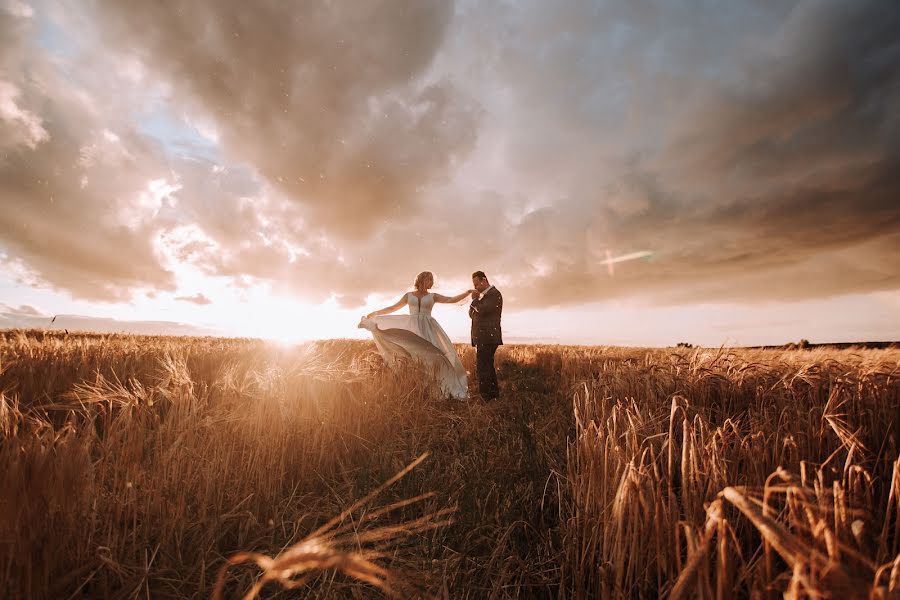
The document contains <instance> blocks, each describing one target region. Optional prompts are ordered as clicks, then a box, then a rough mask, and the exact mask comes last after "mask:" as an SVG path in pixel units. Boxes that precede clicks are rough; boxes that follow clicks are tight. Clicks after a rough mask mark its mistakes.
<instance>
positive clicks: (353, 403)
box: [0, 331, 900, 599]
mask: <svg viewBox="0 0 900 600" xmlns="http://www.w3.org/2000/svg"><path fill="white" fill-rule="evenodd" d="M458 349H459V351H460V353H461V356H462V360H463V364H464V365H465V366H466V368H467V369H468V370H470V371H472V370H474V352H473V350H472V349H471V348H469V347H466V346H459V347H458ZM497 364H498V371H499V378H500V382H501V389H502V397H501V399H500V400H499V401H497V402H493V403H489V404H486V403H483V402H476V401H471V402H468V401H467V402H460V401H452V400H447V399H444V398H441V397H439V396H438V395H435V393H434V391H433V390H434V388H433V386H430V385H428V380H427V376H426V374H423V373H422V372H420V371H419V370H418V369H417V368H416V367H415V366H414V365H409V366H406V367H404V368H401V369H398V370H396V371H390V370H386V369H385V368H384V367H383V365H382V363H381V360H380V358H379V357H378V355H377V353H375V351H374V346H373V345H372V344H371V343H369V342H360V341H349V340H345V341H328V342H317V343H310V344H306V345H302V346H297V347H290V348H289V347H280V346H275V345H270V344H267V343H265V342H262V341H256V340H248V339H244V340H236V339H216V338H165V337H141V336H126V335H60V334H56V333H49V332H23V331H11V332H5V333H0V392H2V396H0V436H2V440H0V454H2V458H0V460H2V463H0V464H2V470H0V573H2V581H3V584H2V585H3V588H2V589H0V596H2V597H9V598H83V597H103V598H107V597H108V598H206V597H211V596H215V597H222V598H239V597H254V596H256V597H265V598H273V597H285V598H287V597H303V598H379V597H386V596H387V597H390V596H393V597H431V598H497V599H500V598H557V599H562V598H656V597H668V598H716V599H720V598H732V597H743V598H782V597H787V598H889V597H898V595H900V461H898V448H900V381H898V378H900V349H896V348H894V349H891V348H889V349H884V350H868V349H854V348H849V349H842V350H837V349H827V348H825V349H821V348H813V349H793V350H783V349H781V350H778V349H772V350H762V349H760V350H751V349H746V350H727V349H703V348H698V349H693V348H677V349H623V348H611V347H571V346H568V347H567V346H541V345H522V346H516V345H510V346H504V347H502V348H501V349H500V351H499V352H498V354H497Z"/></svg>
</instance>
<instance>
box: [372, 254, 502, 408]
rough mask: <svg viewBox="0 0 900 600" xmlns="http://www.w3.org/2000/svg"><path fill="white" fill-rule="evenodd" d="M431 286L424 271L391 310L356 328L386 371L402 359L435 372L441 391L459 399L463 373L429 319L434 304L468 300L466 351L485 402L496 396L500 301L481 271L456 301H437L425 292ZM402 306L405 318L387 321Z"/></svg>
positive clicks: (463, 390) (462, 395)
mask: <svg viewBox="0 0 900 600" xmlns="http://www.w3.org/2000/svg"><path fill="white" fill-rule="evenodd" d="M433 286H434V275H432V274H431V273H430V272H428V271H424V272H422V273H419V275H418V277H416V282H415V290H413V291H412V292H407V293H406V294H404V295H403V297H401V298H400V299H399V300H398V301H397V302H396V303H395V304H392V305H391V306H388V307H386V308H382V309H381V310H376V311H375V312H373V313H369V314H368V315H366V316H365V317H363V318H362V320H361V321H360V323H359V327H362V328H365V329H368V330H369V331H370V332H372V337H374V338H375V346H376V347H377V348H378V352H380V353H381V356H382V357H383V358H384V362H385V363H387V365H388V366H393V365H394V363H395V361H396V360H397V358H399V357H406V358H412V359H416V360H420V361H422V362H424V363H425V364H426V365H431V366H433V367H434V368H435V370H436V373H437V377H438V381H439V382H440V385H441V389H442V390H443V391H444V393H446V394H447V395H449V396H451V397H453V398H460V399H461V398H465V397H466V395H467V393H468V388H469V385H468V380H467V379H466V370H465V369H464V368H463V365H462V362H461V361H460V360H459V355H457V354H456V349H455V348H454V347H453V343H452V342H451V341H450V338H449V337H447V334H446V333H445V332H444V329H443V328H442V327H441V326H440V324H438V322H437V321H436V320H435V319H434V317H432V316H431V309H432V308H434V305H435V304H453V303H456V302H459V301H460V300H462V299H463V298H465V297H466V296H470V297H471V298H472V303H471V304H470V305H469V317H470V318H471V319H472V345H473V346H475V352H476V361H475V362H476V369H477V373H478V389H479V392H480V393H481V397H482V398H484V399H485V400H494V399H496V398H497V397H498V396H499V395H500V390H499V389H498V387H497V372H496V371H495V369H494V353H495V352H496V351H497V346H500V345H501V344H503V339H502V335H501V332H500V313H501V312H502V311H503V296H501V295H500V291H499V290H498V289H497V288H495V287H494V286H492V285H491V283H490V281H488V278H487V275H485V274H484V271H475V272H474V273H472V287H473V288H474V289H471V290H467V291H465V292H463V293H462V294H459V295H457V296H442V295H441V294H433V293H430V292H429V291H428V290H429V289H431V288H432V287H433ZM403 306H408V307H409V315H391V316H385V315H389V314H390V313H392V312H394V311H396V310H397V309H399V308H402V307H403Z"/></svg>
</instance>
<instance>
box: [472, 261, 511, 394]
mask: <svg viewBox="0 0 900 600" xmlns="http://www.w3.org/2000/svg"><path fill="white" fill-rule="evenodd" d="M472 287H474V288H475V291H474V292H472V304H471V305H469V317H471V319H472V345H473V346H475V367H476V370H477V373H478V391H479V392H481V397H482V398H484V399H485V400H496V399H497V398H498V397H499V396H500V390H499V389H498V387H497V371H496V370H495V369H494V353H495V352H497V346H500V345H502V344H503V336H502V334H501V332H500V313H502V312H503V296H501V295H500V290H498V289H497V288H495V287H494V286H492V285H491V282H490V281H488V278H487V275H485V274H484V271H475V272H474V273H472Z"/></svg>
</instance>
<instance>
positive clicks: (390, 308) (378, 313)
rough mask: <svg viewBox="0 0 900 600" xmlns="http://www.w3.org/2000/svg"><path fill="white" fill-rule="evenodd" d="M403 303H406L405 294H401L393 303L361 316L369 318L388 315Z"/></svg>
mask: <svg viewBox="0 0 900 600" xmlns="http://www.w3.org/2000/svg"><path fill="white" fill-rule="evenodd" d="M404 304H406V294H403V296H401V298H400V299H399V300H397V301H396V302H395V303H394V304H391V305H390V306H386V307H384V308H382V309H380V310H376V311H375V312H370V313H369V314H367V315H366V316H365V317H363V318H365V319H371V318H372V317H378V316H381V315H389V314H391V313H392V312H394V311H395V310H397V309H398V308H402V307H403V305H404Z"/></svg>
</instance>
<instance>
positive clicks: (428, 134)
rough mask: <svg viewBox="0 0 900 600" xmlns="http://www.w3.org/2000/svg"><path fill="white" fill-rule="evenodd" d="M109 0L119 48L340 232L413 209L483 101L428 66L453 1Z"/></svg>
mask: <svg viewBox="0 0 900 600" xmlns="http://www.w3.org/2000/svg"><path fill="white" fill-rule="evenodd" d="M97 4H98V6H100V7H101V12H102V15H103V21H104V23H105V25H106V30H107V33H108V34H109V35H110V37H111V39H114V40H116V41H115V43H116V45H117V46H118V47H119V48H121V49H124V50H126V51H131V52H134V53H136V54H137V55H138V56H140V57H141V59H142V60H143V61H144V62H145V63H146V64H147V65H148V66H149V67H150V68H151V69H154V70H155V71H156V72H157V73H159V74H160V76H161V77H163V78H164V79H165V80H166V81H168V82H169V83H170V84H171V85H172V86H173V88H174V89H175V91H176V95H177V97H178V99H179V100H181V101H182V102H183V103H184V105H185V106H188V107H190V109H191V110H193V111H195V112H197V113H199V114H202V115H204V116H206V117H208V118H211V119H212V120H213V121H214V123H215V126H216V128H217V129H218V133H219V135H220V139H221V143H222V145H223V147H224V149H225V151H226V152H227V154H228V155H229V156H230V157H232V158H233V159H234V160H237V161H239V162H246V163H249V164H251V165H252V166H253V167H255V168H256V169H258V171H259V172H260V173H261V174H262V175H263V176H264V177H265V178H266V179H267V180H268V181H269V183H270V184H271V185H273V186H275V187H277V188H279V189H280V190H281V191H283V192H284V193H285V194H286V195H287V196H288V197H289V198H291V199H292V200H294V201H296V202H299V203H301V204H303V205H304V207H305V208H306V214H307V217H308V219H309V220H310V221H311V222H312V223H313V224H315V225H324V226H325V227H326V228H327V230H328V232H329V234H330V235H338V236H340V237H349V238H352V237H358V236H360V235H362V234H366V233H369V232H371V231H373V230H376V229H377V228H378V227H379V226H380V224H381V223H382V222H383V221H385V220H387V219H392V218H399V219H403V218H406V217H407V216H408V215H409V214H411V213H414V212H415V211H416V210H418V209H419V206H420V205H419V194H420V193H421V189H422V187H423V186H425V185H427V184H429V183H431V182H432V181H433V180H435V179H441V178H444V177H446V175H447V173H448V170H449V169H450V168H451V167H452V165H453V163H454V161H455V160H456V158H457V156H458V155H460V154H463V153H465V152H466V150H467V149H468V148H469V146H470V145H471V143H472V141H473V138H474V121H473V112H472V109H471V108H470V107H469V106H468V105H467V103H466V102H464V101H463V100H462V99H461V97H460V95H459V94H458V93H457V91H456V90H455V89H454V87H453V86H452V85H451V84H450V83H449V82H447V81H445V80H440V79H435V78H428V77H427V71H428V67H429V65H430V63H431V61H432V59H433V57H434V55H435V53H436V52H437V51H438V50H439V48H440V47H441V44H442V42H443V39H444V33H445V30H446V28H447V25H448V23H449V21H450V20H451V18H452V16H453V12H454V9H453V3H452V2H447V1H445V0H429V1H425V2H398V1H394V0H379V1H376V2H365V3H356V2H333V3H332V2H329V3H318V2H310V3H301V4H299V5H295V6H291V5H286V4H284V3H282V2H277V1H266V2H253V3H247V2H241V1H237V0H235V1H227V2H220V1H217V0H216V1H213V0H200V1H194V0H190V1H188V0H185V1H177V2H166V3H155V2H149V3H148V2H142V1H126V2H118V1H116V2H105V1H100V2H98V3H97Z"/></svg>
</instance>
